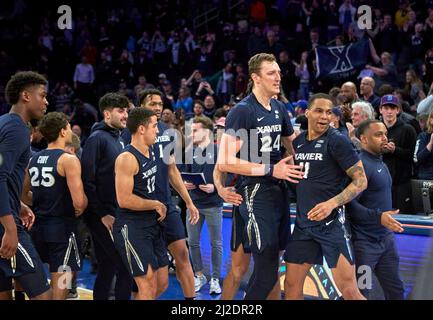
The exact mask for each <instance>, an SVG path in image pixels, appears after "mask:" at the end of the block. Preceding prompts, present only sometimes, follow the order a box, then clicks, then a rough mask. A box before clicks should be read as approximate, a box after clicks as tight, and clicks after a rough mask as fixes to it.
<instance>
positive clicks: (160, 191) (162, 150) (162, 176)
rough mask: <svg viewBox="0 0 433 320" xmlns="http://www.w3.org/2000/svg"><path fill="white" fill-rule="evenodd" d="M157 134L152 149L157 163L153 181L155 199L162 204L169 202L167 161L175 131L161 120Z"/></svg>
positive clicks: (173, 145)
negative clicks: (156, 171) (156, 173)
mask: <svg viewBox="0 0 433 320" xmlns="http://www.w3.org/2000/svg"><path fill="white" fill-rule="evenodd" d="M158 131H159V133H158V135H157V137H156V141H155V144H154V145H153V150H154V153H155V159H156V163H157V165H158V175H157V177H156V181H155V191H156V192H155V193H156V199H157V200H158V201H160V202H162V203H164V204H168V203H171V190H170V182H169V179H168V163H169V160H170V156H171V155H173V154H174V150H175V149H174V148H175V132H174V130H173V129H170V128H169V127H167V125H165V124H164V123H163V122H161V121H159V122H158Z"/></svg>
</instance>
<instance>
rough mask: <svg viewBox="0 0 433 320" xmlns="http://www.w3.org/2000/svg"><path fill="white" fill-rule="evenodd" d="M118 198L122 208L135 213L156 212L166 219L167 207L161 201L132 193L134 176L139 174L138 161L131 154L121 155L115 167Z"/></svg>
mask: <svg viewBox="0 0 433 320" xmlns="http://www.w3.org/2000/svg"><path fill="white" fill-rule="evenodd" d="M114 172H115V185H116V197H117V202H118V204H119V207H120V208H125V209H129V210H133V211H148V210H156V211H157V212H158V214H159V215H160V217H161V218H162V217H165V213H166V210H167V209H166V207H165V205H164V204H162V203H161V202H159V201H156V200H149V199H143V198H141V197H139V196H136V195H135V194H133V193H132V191H133V189H134V175H136V174H137V173H138V162H137V159H136V158H135V157H134V155H132V154H131V153H129V152H124V153H121V154H120V155H119V156H118V157H117V159H116V164H115V167H114Z"/></svg>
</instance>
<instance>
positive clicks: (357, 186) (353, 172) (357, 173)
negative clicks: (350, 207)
mask: <svg viewBox="0 0 433 320" xmlns="http://www.w3.org/2000/svg"><path fill="white" fill-rule="evenodd" d="M346 173H347V175H348V176H349V177H350V178H351V179H352V182H351V183H350V184H349V185H348V186H347V187H346V188H345V189H344V190H343V191H342V192H341V193H340V194H338V195H336V196H335V197H334V198H333V200H334V201H335V203H336V207H339V206H342V205H343V204H346V203H348V202H350V201H352V200H353V199H354V198H355V197H356V196H357V195H358V194H359V193H361V192H362V191H363V190H365V188H367V177H366V176H365V171H364V167H363V165H362V162H361V161H358V162H357V163H356V164H355V165H354V166H352V167H350V168H349V169H347V171H346Z"/></svg>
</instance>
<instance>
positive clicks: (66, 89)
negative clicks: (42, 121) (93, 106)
mask: <svg viewBox="0 0 433 320" xmlns="http://www.w3.org/2000/svg"><path fill="white" fill-rule="evenodd" d="M51 95H52V97H53V100H54V110H55V111H57V112H63V110H64V108H65V105H70V104H71V103H72V96H73V95H74V91H73V90H72V88H71V87H70V86H68V84H67V83H66V82H62V83H60V82H58V83H57V84H56V87H55V88H54V90H53V92H52V93H51Z"/></svg>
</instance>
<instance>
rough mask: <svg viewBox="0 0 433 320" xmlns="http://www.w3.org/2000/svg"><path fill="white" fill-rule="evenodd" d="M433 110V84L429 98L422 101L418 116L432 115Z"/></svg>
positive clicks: (418, 108) (419, 105)
mask: <svg viewBox="0 0 433 320" xmlns="http://www.w3.org/2000/svg"><path fill="white" fill-rule="evenodd" d="M432 110H433V82H432V84H431V86H430V90H429V92H428V94H427V97H426V98H425V99H423V100H422V101H420V103H419V104H418V107H417V110H416V112H417V114H430V112H431V111H432Z"/></svg>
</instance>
